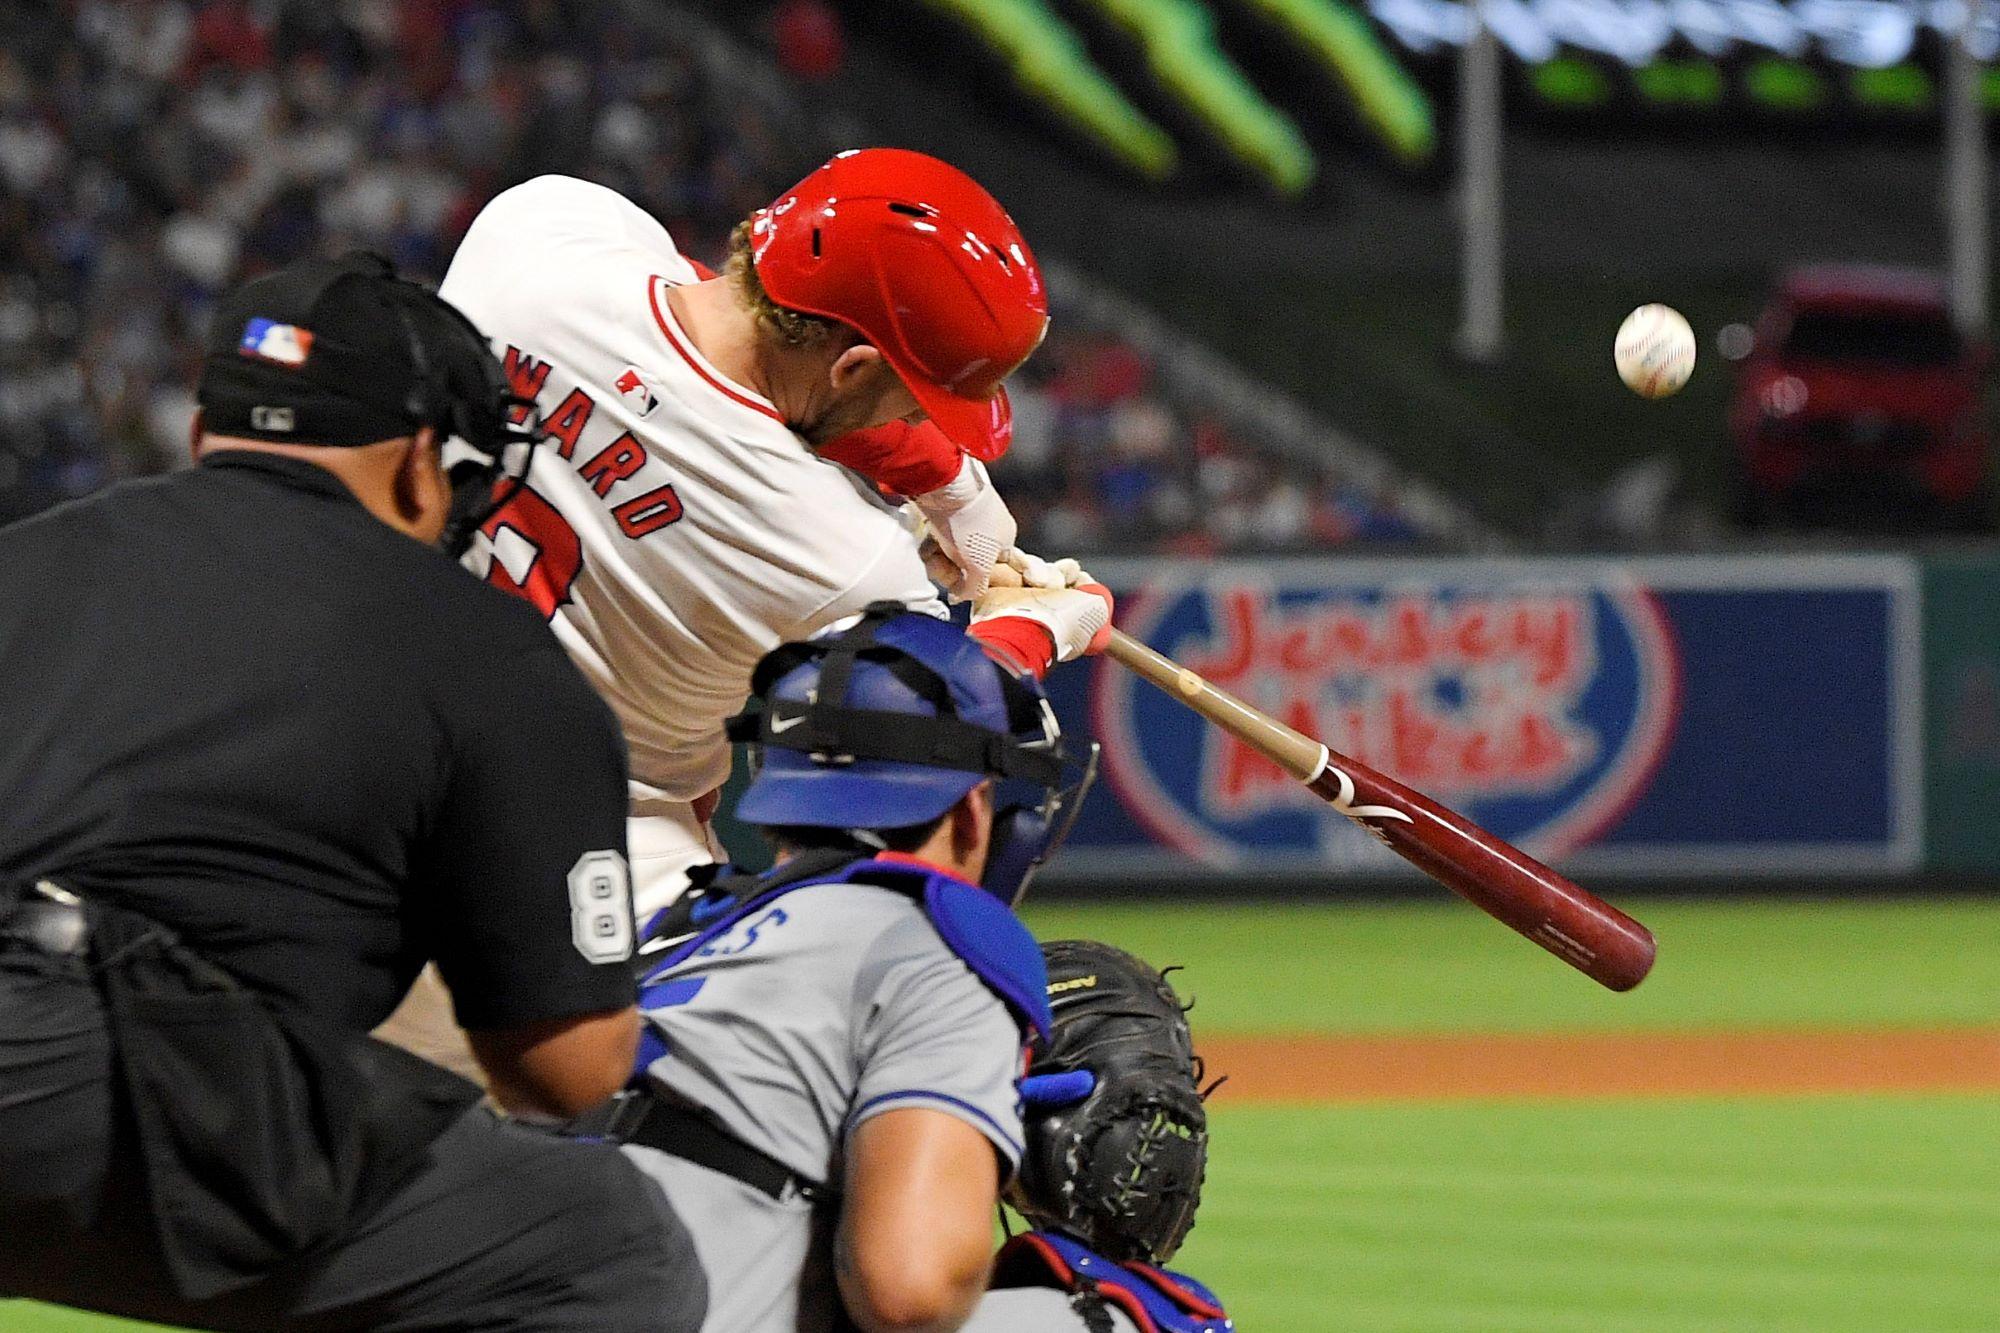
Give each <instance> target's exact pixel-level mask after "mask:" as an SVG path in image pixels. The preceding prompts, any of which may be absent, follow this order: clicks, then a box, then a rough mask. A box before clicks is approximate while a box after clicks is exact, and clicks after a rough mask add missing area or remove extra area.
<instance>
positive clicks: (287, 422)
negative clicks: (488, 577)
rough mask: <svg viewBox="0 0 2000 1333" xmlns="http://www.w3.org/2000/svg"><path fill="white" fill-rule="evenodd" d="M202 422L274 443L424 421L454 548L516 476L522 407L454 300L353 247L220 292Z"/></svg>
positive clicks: (316, 440)
mask: <svg viewBox="0 0 2000 1333" xmlns="http://www.w3.org/2000/svg"><path fill="white" fill-rule="evenodd" d="M197 397H198V399H199V401H200V403H201V407H202V411H203V414H204V416H205V419H206V420H207V422H208V425H209V428H210V429H212V430H214V431H216V432H218V433H220V434H225V435H234V436H239V437H242V438H246V439H254V440H270V441H275V442H278V443H285V444H302V445H315V446H352V445H360V444H369V443H372V442H374V441H377V440H384V439H391V438H394V437H396V436H399V435H409V434H413V433H415V432H416V431H417V430H419V429H421V428H422V427H424V426H430V427H433V428H434V429H435V430H436V431H437V432H438V435H439V437H440V438H441V439H442V440H443V441H444V443H443V460H442V461H443V464H444V469H445V475H446V477H447V479H448V480H449V482H450V484H451V492H452V502H451V511H450V514H449V515H448V517H447V518H446V522H445V529H444V535H443V536H442V537H441V538H440V539H439V545H441V546H442V547H443V548H444V549H445V551H446V552H447V553H448V554H450V555H451V556H452V557H453V558H454V559H456V558H457V557H458V556H459V555H461V554H463V552H464V551H465V548H466V547H467V546H468V545H469V544H470V543H471V541H472V536H473V534H474V533H475V532H477V531H478V530H479V526H480V524H482V523H484V522H485V521H486V519H487V518H488V517H490V516H491V515H492V514H493V512H494V511H495V510H496V509H498V508H499V507H500V506H501V505H503V504H505V503H506V502H507V500H509V499H510V498H512V496H513V495H514V493H515V492H516V491H517V490H519V489H520V487H521V486H522V485H523V484H524V481H525V478H526V477H527V473H528V465H529V463H530V462H531V461H532V458H533V451H534V444H535V440H536V438H537V433H536V431H535V430H534V429H533V428H531V427H530V426H528V425H527V424H526V423H527V422H528V421H530V420H531V419H532V414H533V410H534V405H533V403H532V402H530V401H529V400H527V399H524V398H521V397H519V396H517V395H516V394H515V393H514V392H513V390H512V388H511V386H510V385H509V384H508V382H507V377H506V374H505V373H504V372H503V371H502V369H501V367H500V363H499V361H498V360H497V359H496V358H495V357H494V355H493V352H492V349H491V348H490V347H489V346H488V345H487V342H486V338H485V336H484V335H483V334H481V333H480V332H479V330H478V329H477V328H475V327H474V326H473V324H472V321H471V320H469V319H467V318H466V317H465V316H464V314H462V313H461V312H460V311H459V310H458V308H457V307H456V306H453V305H451V304H450V303H449V302H447V301H445V300H443V299H442V298H440V297H439V296H438V295H437V294H436V293H435V292H433V291H431V290H430V289H429V288H427V287H423V286H420V285H419V284H417V283H415V282H412V281H411V280H409V279H408V278H405V277H402V276H401V275H399V274H398V273H397V272H396V269H395V266H394V265H393V264H391V263H390V262H389V261H388V260H387V259H384V258H383V257H382V256H380V255H377V254H372V253H369V252H367V251H354V252H353V253H350V254H347V255H344V256H342V257H341V258H339V259H334V260H323V259H322V260H308V261H306V262H304V263H300V264H294V265H292V266H290V267H289V268H285V269H282V270H280V271H279V272H277V273H274V274H272V275H270V276H269V277H265V278H260V279H258V280H256V281H254V282H250V283H247V284H245V285H244V286H242V287H240V288H237V289H236V290H234V291H232V292H230V293H228V294H227V295H225V296H224V297H223V299H222V301H221V303H220V304H219V306H218V308H217V310H216V314H215V321H214V324H213V326H212V330H211V333H210V337H209V347H208V356H207V358H206V360H205V361H204V362H203V365H202V376H201V385H200V388H199V390H198V392H197Z"/></svg>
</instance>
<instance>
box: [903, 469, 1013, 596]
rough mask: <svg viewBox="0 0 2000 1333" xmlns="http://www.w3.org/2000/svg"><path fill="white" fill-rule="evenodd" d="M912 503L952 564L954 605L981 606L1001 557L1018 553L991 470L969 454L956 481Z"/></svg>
mask: <svg viewBox="0 0 2000 1333" xmlns="http://www.w3.org/2000/svg"><path fill="white" fill-rule="evenodd" d="M911 503H912V504H914V505H916V507H917V509H918V510H919V512H921V513H922V514H923V516H924V518H925V520H926V521H927V522H928V523H929V525H930V535H931V536H932V537H933V538H935V539H936V541H937V544H938V547H939V549H940V550H942V551H943V552H944V554H945V555H946V557H948V558H949V560H950V561H951V568H950V570H948V571H947V577H946V578H944V579H943V580H941V581H942V582H943V583H944V585H945V591H946V592H947V593H949V594H950V596H951V600H953V601H954V602H970V601H977V600H978V599H979V598H980V597H981V596H982V595H983V594H984V593H985V592H986V589H987V586H988V585H989V584H990V583H991V582H992V577H993V566H994V565H995V564H996V563H997V562H998V561H999V559H1000V555H1001V553H1002V552H1003V551H1009V550H1012V549H1013V547H1014V536H1015V533H1016V532H1017V531H1018V528H1017V526H1016V524H1015V522H1014V515H1013V514H1012V513H1011V512H1009V510H1008V508H1007V502H1006V501H1005V500H1002V499H1001V498H1000V492H999V491H997V490H995V489H994V488H993V479H992V478H991V477H989V476H987V475H986V465H985V464H983V463H981V462H980V461H979V460H978V459H976V458H973V457H972V456H971V455H969V454H968V455H967V456H966V459H965V463H964V465H963V466H962V467H960V468H959V470H958V476H957V477H955V478H953V479H952V480H951V481H950V482H949V483H948V484H946V485H944V486H940V487H939V488H938V489H937V490H934V491H931V492H928V493H927V494H924V495H919V496H916V497H914V498H913V499H912V500H911Z"/></svg>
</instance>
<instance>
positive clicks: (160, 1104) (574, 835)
mask: <svg viewBox="0 0 2000 1333" xmlns="http://www.w3.org/2000/svg"><path fill="white" fill-rule="evenodd" d="M200 402H201V408H202V412H201V414H200V415H199V416H197V418H196V422H195V435H196V440H195V444H196V453H197V456H198V458H199V463H200V465H199V466H198V467H196V468H195V469H193V470H191V471H188V472H184V473H181V474H179V475H176V476H173V477H170V478H166V479H160V480H153V481H146V482H140V483H135V484H130V485H125V486H121V487H118V488H116V489H114V490H112V491H109V492H107V493H105V494H103V495H100V496H98V497H95V498H93V499H90V500H86V501H83V502H81V503H78V504H74V505H70V506H67V507H64V508H62V509H58V510H55V511H53V512H51V513H48V514H45V515H42V516H40V517H38V518H34V519H30V520H28V521H26V522H23V523H20V524H18V525H16V526H14V527H12V528H9V529H7V530H5V531H0V682H4V684H0V1237H4V1241H0V1298H4V1297H6V1296H29V1297H34V1298H38V1299H42V1300H48V1301H55V1302H59V1303H62V1304H67V1305H76V1306H84V1307H88V1308H92V1309H97V1310H104V1311H109V1312H112V1313H116V1314H123V1315H128V1316H137V1317H141V1318H147V1319H153V1320H159V1321H164V1322H169V1323H174V1324H193V1325H199V1326H201V1327H206V1328H226V1329H259V1330H271V1329H307V1328H310V1329H332V1328H338V1329H359V1328H384V1329H418V1328H422V1329H443V1328H466V1329H471V1328H477V1329H565V1330H569V1329H617V1330H626V1329H631V1330H638V1329H648V1330H655V1329H664V1330H682V1329H685V1330H693V1329H696V1328H698V1327H699V1325H700V1324H701V1322H702V1318H703V1314H704V1310H705V1306H706V1292H705V1284H704V1280H703V1278H702V1276H701V1273H700V1269H699V1267H698V1265H697V1263H696V1261H695V1259H694V1254H693V1249H692V1245H691V1243H690V1241H689V1238H688V1235H687V1233H686V1231H685V1230H684V1229H683V1228H682V1226H681V1224H680V1222H679V1221H678V1219H676V1218H675V1216H674V1214H673V1213H672V1211H671V1210H670V1209H669V1208H668V1206H667V1204H666V1201H665V1199H664V1198H663V1197H662V1196H661V1195H660V1193H659V1191H658V1189H657V1188H656V1187H655V1186H653V1185H652V1184H651V1183H650V1182H649V1181H647V1180H646V1179H645V1178H644V1177H643V1176H642V1175H641V1174H640V1173H639V1172H638V1171H637V1170H635V1169H634V1168H632V1167H631V1166H630V1165H628V1164H627V1162H626V1161H625V1160H624V1159H623V1158H622V1157H621V1156H620V1155H619V1154H618V1153H617V1152H616V1151H615V1150H613V1149H611V1148H608V1147H603V1146H599V1145H594V1144H579V1143H570V1142H565V1141H562V1140H558V1139H556V1138H553V1137H550V1136H547V1135H545V1134H544V1133H542V1132H539V1131H537V1130H535V1129H532V1128H528V1127H524V1126H523V1125H520V1124H517V1123H510V1122H508V1121H505V1120H502V1119H500V1118H498V1117H496V1116H494V1115H493V1114H492V1113H490V1112H488V1111H486V1110H484V1109H482V1108H481V1107H480V1106H479V1105H478V1104H477V1096H478V1094H477V1091H476V1090H475V1089H473V1088H472V1087H471V1085H469V1084H466V1083H464V1082H462V1081H461V1080H459V1079H457V1078H455V1077H453V1076H451V1075H448V1074H445V1073H443V1071H441V1070H438V1069H436V1068H435V1067H433V1066H430V1065H427V1064H425V1063H424V1062H422V1061H420V1060H417V1059H416V1057H414V1056H410V1055H407V1054H405V1053H404V1052H401V1051H398V1050H395V1049H393V1048H390V1047H386V1046H383V1045H381V1044H380V1043H377V1042H375V1041H373V1040H372V1039H370V1038H368V1037H367V1036H366V1034H367V1032H368V1031H369V1029H370V1028H372V1027H373V1026H374V1025H375V1024H377V1023H379V1022H380V1021H381V1020H382V1019H383V1018H385V1017H386V1016H387V1015H388V1014H389V1012H390V1011H391V1010H392V1009H393V1008H395V1006H396V1003H397V1001H398V1000H399V999H400V998H401V997H402V995H403V993H404V992H405V991H406V990H407V989H408V988H409V985H410V982H411V979H412V978H413V977H415V976H416V974H417V971H418V969H419V968H421V967H422V966H423V964H424V963H425V962H426V960H435V961H436V963H437V965H438V968H439V970H440V972H441V974H442V975H443V977H444V979H445V981H446V983H447V985H448V986H449V987H450V989H451V991H452V995H453V1000H454V1004H455V1007H456V1011H457V1016H458V1020H459V1022H460V1023H461V1024H462V1025H463V1026H464V1027H465V1028H466V1029H467V1030H468V1031H469V1032H470V1034H471V1036H472V1041H473V1047H474V1050H475V1052H476V1054H477V1055H478V1057H479V1059H480V1061H481V1063H482V1064H483V1065H484V1067H485V1069H486V1071H487V1072H488V1074H489V1075H490V1077H491V1080H492V1085H493V1088H494V1092H495V1095H496V1097H498V1099H499V1100H500V1101H501V1102H502V1104H503V1105H505V1106H507V1107H508V1108H509V1109H510V1110H512V1111H514V1112H516V1113H517V1114H524V1115H536V1116H542V1117H548V1118H556V1117H564V1116H568V1115H572V1114H574V1113H576V1112H577V1111H579V1110H581V1109H583V1108H585V1107H587V1106H590V1105H592V1104H594V1103H596V1102H598V1101H601V1100H602V1099H603V1098H605V1097H607V1096H609V1095H610V1094H611V1093H612V1092H613V1091H614V1090H616V1089H617V1087H618V1086H619V1085H620V1084H621V1083H622V1082H623V1081H624V1079H625V1077H626V1075H627V1073H628V1072H629V1071H630V1069H631V1068H632V1058H633V1051H634V1048H635V1043H636V1040H637V1034H638V1020H637V1017H636V1015H635V1013H634V1010H633V1007H632V999H633V982H632V973H631V971H630V963H629V961H628V960H629V957H630V953H631V949H632V934H633V932H632V919H631V905H630V888H629V876H628V873H627V870H626V865H625V854H624V830H625V764H624V752H623V748H622V743H621V741H620V740H619V737H618V733H617V730H616V728H615V724H614V723H613V721H612V718H611V715H610V714H609V712H608V711H607V710H606V709H605V707H604V705H603V704H602V703H600V702H599V701H598V699H597V697H596V696H595V695H594V694H592V693H591V691H590V690H589V688H588V687H587V686H586V684H585V683H584V681H583V679H582V677H581V676H579V675H578V674H577V672H576V670H575V669H574V668H573V667H572V666H571V665H570V663H569V661H568V660H567V659H566V658H565V657H564V655H563V653H562V651H561V650H560V648H559V647H558V646H557V644H556V642H555V640H554V639H553V638H552V637H551V636H550V634H549V632H548V629H547V627H546V626H544V625H543V624H542V623H541V622H540V621H539V620H538V619H537V617H536V616H535V614H534V613H533V611H532V610H530V609H529V608H528V607H527V606H526V604H525V603H520V602H516V601H513V600H511V599H509V598H508V597H506V596H505V595H503V594H502V593H499V592H497V591H495V590H492V589H489V588H486V587H484V586H482V585H481V584H480V583H478V582H477V581H476V580H474V579H473V578H472V577H471V576H469V575H467V574H466V573H464V572H463V571H462V570H460V569H459V568H458V566H457V565H456V564H455V563H454V562H453V560H452V559H451V558H449V557H450V555H451V553H452V548H454V547H460V546H463V544H464V543H465V541H466V540H468V539H469V537H470V535H471V533H472V531H473V530H474V528H475V527H476V526H477V524H478V523H479V521H480V520H482V519H483V518H484V517H485V516H486V515H487V513H489V512H490V510H491V508H492V502H493V499H494V497H495V496H496V495H500V494H504V493H506V492H507V488H508V487H509V486H510V485H512V484H518V478H519V476H520V475H521V474H522V472H524V471H525V466H526V455H527V453H528V450H529V447H530V444H531V442H530V440H529V439H528V437H527V436H526V434H525V433H524V432H522V431H521V430H520V429H519V428H518V427H516V426H514V425H511V424H510V421H509V417H510V414H513V413H516V412H517V410H518V409H519V407H520V404H519V403H518V401H517V400H515V399H513V398H512V397H511V396H510V395H509V393H508V391H507V387H506V382H505V379H504V377H503V376H502V374H501V371H500V367H499V365H498V364H497V362H496V361H495V360H494V358H493V356H492V354H491V352H490V351H489V350H488V348H487V345H486V342H485V340H484V339H483V338H482V337H481V336H480V335H479V334H478V332H477V331H476V330H475V329H474V328H473V327H472V325H471V324H470V323H469V322H468V321H466V320H465V318H464V317H463V316H462V315H460V314H459V313H458V312H457V311H456V310H454V309H453V308H452V307H451V306H449V305H447V304H446V303H444V302H443V301H441V300H439V299H438V298H437V297H436V296H434V295H433V294H431V293H430V292H428V291H426V290H425V289H423V288H420V287H418V286H416V285H415V284H412V283H409V282H406V281H404V280H402V279H400V278H397V277H396V276H395V275H394V272H393V270H392V269H391V268H390V266H389V265H388V264H387V263H386V262H385V261H382V260H380V259H377V258H375V257H372V256H365V255H354V256H349V257H348V258H347V259H344V260H340V261H332V262H328V261H316V262H312V263H305V264H300V265H296V266H294V267H292V268H289V269H286V270H284V271H282V272H280V273H277V274H275V275H273V276H271V277H267V278H264V279H261V280H259V281H256V282H253V283H251V284H249V285H247V286H245V287H244V288H242V289H240V290H238V291H237V292H235V293H233V294H231V295H230V296H228V297H227V298H225V299H224V301H223V302H222V304H221V308H220V309H219V310H218V312H217V314H216V319H215V327H214V333H213V335H212V338H211V342H210V346H209V354H208V358H207V361H206V363H205V366H204V370H203V374H202V381H201V390H200ZM523 415H524V414H523ZM447 440H449V441H450V445H449V451H450V456H451V457H452V458H453V459H454V462H455V466H453V467H452V468H451V469H450V470H447V468H446V466H445V464H444V461H443V458H444V456H445V454H446V442H447ZM461 456H462V458H461ZM439 545H442V546H443V547H444V549H443V550H440V549H437V548H438V546H439Z"/></svg>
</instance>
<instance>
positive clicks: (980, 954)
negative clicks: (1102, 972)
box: [848, 861, 1055, 1041]
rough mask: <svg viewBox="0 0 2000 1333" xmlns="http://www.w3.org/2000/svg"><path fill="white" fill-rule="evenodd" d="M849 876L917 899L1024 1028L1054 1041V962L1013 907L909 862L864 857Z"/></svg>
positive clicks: (941, 934) (953, 948) (943, 937)
mask: <svg viewBox="0 0 2000 1333" xmlns="http://www.w3.org/2000/svg"><path fill="white" fill-rule="evenodd" d="M848 878H849V880H850V882H859V883H864V884H877V885H880V886H881V887H883V888H890V889H895V890H896V891H897V892H899V893H903V894H906V895H908V896H909V897H910V898H912V899H913V900H914V901H915V902H916V903H917V904H918V905H919V906H921V907H922V908H923V909H924V915H925V916H926V917H928V918H929V919H930V923H931V928H932V929H933V930H935V931H937V933H938V938H939V939H941V940H943V941H944V943H945V947H946V948H948V949H950V950H951V951H952V952H953V953H955V954H957V955H958V957H959V960H960V961H961V962H963V963H964V964H965V965H966V966H967V967H969V968H971V969H972V973H973V975H974V976H976V977H978V978H979V979H980V980H981V981H982V982H984V983H985V984H986V988H987V989H988V990H990V991H992V992H993V993H994V994H995V995H997V996H999V997H1000V1000H1001V1002H1002V1003H1003V1004H1005V1005H1006V1006H1007V1008H1008V1009H1009V1010H1010V1011H1012V1013H1013V1014H1014V1017H1015V1019H1016V1021H1018V1022H1019V1023H1020V1024H1021V1028H1022V1031H1023V1033H1026V1032H1028V1031H1030V1030H1032V1031H1033V1032H1034V1033H1035V1035H1037V1036H1039V1037H1041V1038H1042V1039H1043V1040H1044V1041H1046V1040H1048V1037H1049V1032H1050V1030H1051V1029H1052V1028H1053V1026H1054V1021H1055V1020H1054V1019H1053V1018H1052V1017H1051V1015H1050V1013H1049V996H1048V991H1049V972H1048V964H1047V963H1046V962H1044V961H1043V959H1042V946H1041V945H1040V944H1038V943H1036V942H1035V937H1034V936H1033V935H1032V934H1030V933H1029V931H1028V928H1027V927H1026V926H1024V925H1022V924H1021V918H1019V917H1017V916H1015V915H1014V909H1013V908H1011V907H1009V906H1008V905H1007V904H1006V903H1003V902H1001V901H1000V900H999V899H998V898H996V897H994V896H993V895H992V894H990V893H988V892H987V891H986V890H985V889H982V888H980V887H979V886H978V885H977V884H969V883H967V882H966V881H964V880H962V879H959V878H957V877H956V876H953V875H947V874H945V873H944V872H943V871H938V870H931V869H929V868H927V867H925V866H921V865H911V864H909V863H908V862H903V861H862V862H860V863H858V864H856V865H854V866H851V867H849V870H848Z"/></svg>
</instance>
